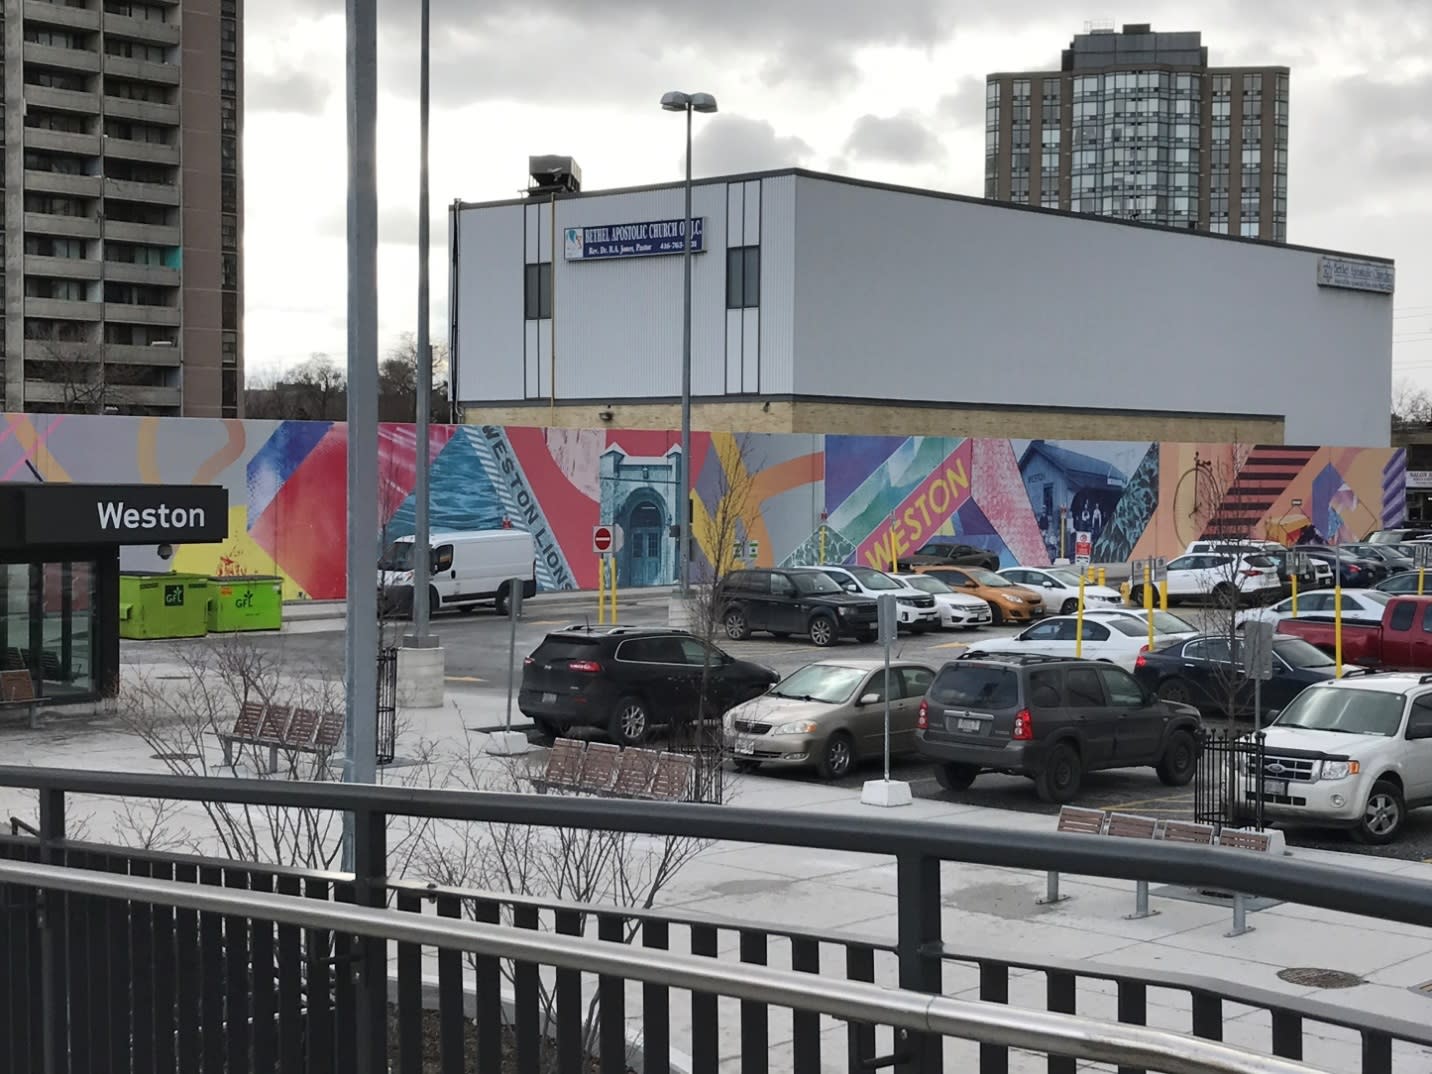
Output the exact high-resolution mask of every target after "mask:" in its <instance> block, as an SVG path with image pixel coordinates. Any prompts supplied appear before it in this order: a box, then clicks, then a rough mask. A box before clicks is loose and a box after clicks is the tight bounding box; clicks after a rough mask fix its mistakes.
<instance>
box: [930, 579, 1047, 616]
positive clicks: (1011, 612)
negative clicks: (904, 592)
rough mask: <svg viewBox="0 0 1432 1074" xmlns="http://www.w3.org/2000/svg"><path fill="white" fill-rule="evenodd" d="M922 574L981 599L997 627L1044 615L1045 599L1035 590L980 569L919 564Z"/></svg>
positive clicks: (957, 590)
mask: <svg viewBox="0 0 1432 1074" xmlns="http://www.w3.org/2000/svg"><path fill="white" fill-rule="evenodd" d="M915 570H916V571H917V572H919V573H920V574H932V575H934V576H935V577H936V578H938V579H939V580H940V581H942V582H944V583H945V584H946V585H947V586H949V587H950V588H951V589H953V590H955V591H956V592H960V593H968V594H969V595H970V596H973V597H979V598H980V600H982V601H984V602H985V603H986V604H988V605H989V611H990V616H991V618H992V619H993V621H994V625H995V626H999V625H1000V624H1001V623H1004V622H1011V623H1027V622H1029V621H1030V620H1032V619H1038V618H1040V617H1041V616H1042V615H1044V599H1043V598H1042V597H1041V596H1040V595H1039V594H1038V593H1036V592H1035V591H1034V590H1033V589H1029V588H1027V587H1025V586H1018V585H1015V584H1014V583H1013V582H1011V581H1010V580H1009V579H1008V578H1005V577H1003V576H1001V575H998V574H995V573H994V571H987V570H984V569H983V568H980V567H938V566H927V565H922V564H918V563H917V564H916V565H915Z"/></svg>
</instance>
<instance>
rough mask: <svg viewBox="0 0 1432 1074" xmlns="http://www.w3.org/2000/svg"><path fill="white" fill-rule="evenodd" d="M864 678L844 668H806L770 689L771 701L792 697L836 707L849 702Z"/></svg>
mask: <svg viewBox="0 0 1432 1074" xmlns="http://www.w3.org/2000/svg"><path fill="white" fill-rule="evenodd" d="M864 678H865V672H863V671H861V670H860V669H859V668H843V667H837V666H835V665H833V664H807V665H806V666H805V667H803V668H801V669H800V670H799V671H796V672H792V673H791V674H790V675H787V676H786V677H785V678H784V679H782V680H781V681H780V682H778V683H776V685H775V686H774V687H772V689H771V692H770V695H769V696H771V697H793V698H795V699H796V700H797V701H823V702H825V703H826V704H828V705H839V704H842V703H843V702H846V701H849V700H850V696H851V694H853V693H855V688H856V687H857V686H859V685H860V683H861V681H862V680H863V679H864Z"/></svg>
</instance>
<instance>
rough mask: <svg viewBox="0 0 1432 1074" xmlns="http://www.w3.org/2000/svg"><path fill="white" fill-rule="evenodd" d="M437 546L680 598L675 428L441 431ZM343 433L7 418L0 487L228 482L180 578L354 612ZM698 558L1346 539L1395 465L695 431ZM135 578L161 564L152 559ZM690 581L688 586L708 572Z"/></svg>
mask: <svg viewBox="0 0 1432 1074" xmlns="http://www.w3.org/2000/svg"><path fill="white" fill-rule="evenodd" d="M430 438H431V439H430V449H431V458H432V466H431V484H432V525H433V528H434V530H435V531H440V530H459V529H461V530H471V529H495V528H499V527H502V526H513V527H516V528H519V529H523V530H527V531H529V532H531V533H532V534H533V535H534V537H535V543H536V546H537V550H538V579H539V583H540V585H541V587H542V588H544V589H570V588H583V589H588V588H595V587H596V578H597V564H596V559H595V557H594V555H593V554H592V552H591V531H592V527H593V526H594V525H596V524H597V523H599V522H603V523H616V524H618V525H620V526H621V527H622V530H623V535H624V542H623V545H622V548H621V551H620V552H619V554H618V556H617V563H618V576H619V579H620V583H621V584H622V585H655V584H661V583H666V582H670V581H671V580H672V578H673V573H674V570H675V555H674V551H675V547H674V541H673V539H672V538H671V536H670V526H671V524H672V522H673V520H674V517H675V511H674V491H675V489H676V488H677V487H678V483H679V465H680V460H681V450H680V438H679V435H678V434H677V433H675V432H651V431H634V430H621V429H585V430H566V429H553V430H547V429H541V428H528V427H505V428H504V427H497V426H479V425H470V426H438V427H434V428H433V429H432V430H431V433H430ZM346 448H347V435H346V430H345V427H344V426H343V425H342V424H336V423H330V422H299V421H220V420H209V419H196V418H145V417H100V416H88V415H40V414H32V415H27V414H6V415H0V480H3V481H82V482H93V483H118V482H136V481H137V482H146V483H155V482H171V483H201V484H202V483H218V484H222V485H224V486H226V487H227V488H228V490H229V502H230V527H229V528H230V538H229V540H228V541H227V542H226V543H225V544H223V545H221V546H190V547H186V548H182V549H180V550H179V551H178V554H177V555H176V557H175V560H174V561H173V563H172V565H173V566H174V567H175V568H177V569H179V570H194V571H201V572H204V573H210V574H217V575H246V574H277V575H279V576H281V577H282V578H283V579H284V584H285V590H286V592H287V594H288V596H290V597H309V598H314V599H330V598H338V597H341V596H343V572H344V555H345V534H346V526H347V516H348V502H347V494H346V490H345V487H344V484H345V452H346ZM380 452H381V454H380V462H379V474H380V480H379V488H378V489H377V490H376V505H375V506H374V507H371V508H368V509H370V510H373V511H374V516H375V517H374V540H375V543H376V542H379V541H382V540H390V539H392V538H394V537H398V536H404V535H408V534H411V533H412V529H413V498H412V491H413V486H414V478H415V458H416V440H415V432H414V428H413V426H411V425H384V426H382V428H381V436H380ZM692 456H693V479H694V487H695V496H694V503H693V508H692V528H693V534H694V536H695V539H696V542H697V544H698V546H699V548H700V550H701V554H702V555H703V556H704V557H705V558H706V560H707V561H708V563H709V562H710V561H712V560H717V559H723V560H726V561H728V562H729V561H733V560H739V561H741V562H746V563H750V564H753V565H758V566H772V565H780V564H802V563H817V562H827V563H840V562H861V563H869V564H873V565H877V566H881V565H887V564H889V563H890V561H891V560H892V559H893V558H894V557H896V556H899V555H901V554H903V553H906V552H909V551H913V550H914V549H915V548H917V547H919V546H920V545H921V544H923V543H925V542H926V541H928V540H929V539H930V538H932V537H937V536H953V537H958V538H959V539H960V540H961V541H963V542H966V543H968V544H971V545H975V546H978V547H981V548H987V549H990V550H992V551H994V552H996V553H998V554H999V557H1000V560H1001V562H1003V563H1004V564H1005V565H1011V564H1015V563H1024V564H1047V563H1049V562H1050V561H1051V560H1053V559H1055V558H1057V557H1059V556H1060V555H1061V554H1063V555H1068V556H1072V555H1073V543H1074V537H1073V535H1074V533H1075V532H1078V531H1087V532H1089V533H1091V534H1092V535H1093V538H1094V560H1095V561H1096V562H1103V563H1112V562H1118V561H1123V560H1127V559H1129V558H1132V557H1141V556H1145V555H1164V556H1173V555H1176V554H1178V553H1180V552H1182V551H1183V549H1184V548H1185V547H1186V546H1187V544H1188V543H1189V542H1190V541H1192V540H1195V539H1197V538H1199V537H1201V536H1204V535H1213V536H1218V537H1232V536H1234V535H1242V536H1253V537H1259V538H1272V539H1274V540H1279V541H1282V542H1285V543H1292V542H1297V541H1305V542H1306V541H1314V540H1316V541H1325V540H1330V541H1340V540H1354V539H1357V538H1360V537H1362V536H1363V535H1364V534H1366V533H1367V532H1368V531H1369V530H1372V529H1376V528H1378V527H1379V526H1382V525H1390V524H1392V523H1395V522H1397V521H1399V520H1400V519H1401V518H1402V514H1403V503H1404V489H1405V465H1406V459H1405V455H1404V453H1403V452H1402V451H1400V450H1394V449H1387V448H1305V447H1250V446H1241V445H1226V444H1172V443H1148V442H1141V443H1122V442H1102V441H1088V442H1083V441H1080V442H1073V441H1059V442H1053V441H1043V440H994V439H971V438H960V437H929V436H923V437H922V436H915V437H892V436H836V435H829V436H820V435H805V434H753V435H731V434H721V433H715V434H707V433H698V434H696V435H695V436H693V440H692ZM126 555H127V558H126V562H125V566H126V567H127V568H131V569H165V568H166V567H167V566H168V565H166V564H163V563H161V561H159V560H158V559H157V557H156V556H155V555H154V554H153V553H150V552H149V551H148V550H145V549H136V550H132V552H131V553H127V554H126ZM698 573H699V572H698Z"/></svg>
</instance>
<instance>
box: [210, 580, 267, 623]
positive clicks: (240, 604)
mask: <svg viewBox="0 0 1432 1074" xmlns="http://www.w3.org/2000/svg"><path fill="white" fill-rule="evenodd" d="M281 626H283V579H282V578H275V577H273V576H272V575H252V576H249V577H243V578H210V579H209V629H210V630H211V631H213V632H214V633H215V634H231V633H234V632H235V631H239V630H277V629H279V627H281Z"/></svg>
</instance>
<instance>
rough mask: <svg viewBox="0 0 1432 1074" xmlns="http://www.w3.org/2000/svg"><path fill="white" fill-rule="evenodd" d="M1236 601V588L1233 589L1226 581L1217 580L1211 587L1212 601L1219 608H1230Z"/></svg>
mask: <svg viewBox="0 0 1432 1074" xmlns="http://www.w3.org/2000/svg"><path fill="white" fill-rule="evenodd" d="M1237 602H1238V590H1236V589H1234V588H1233V587H1232V586H1231V585H1229V584H1228V583H1227V582H1219V583H1218V584H1217V585H1216V586H1214V587H1213V603H1214V605H1215V606H1217V607H1219V608H1232V607H1233V606H1234V605H1235V604H1237Z"/></svg>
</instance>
